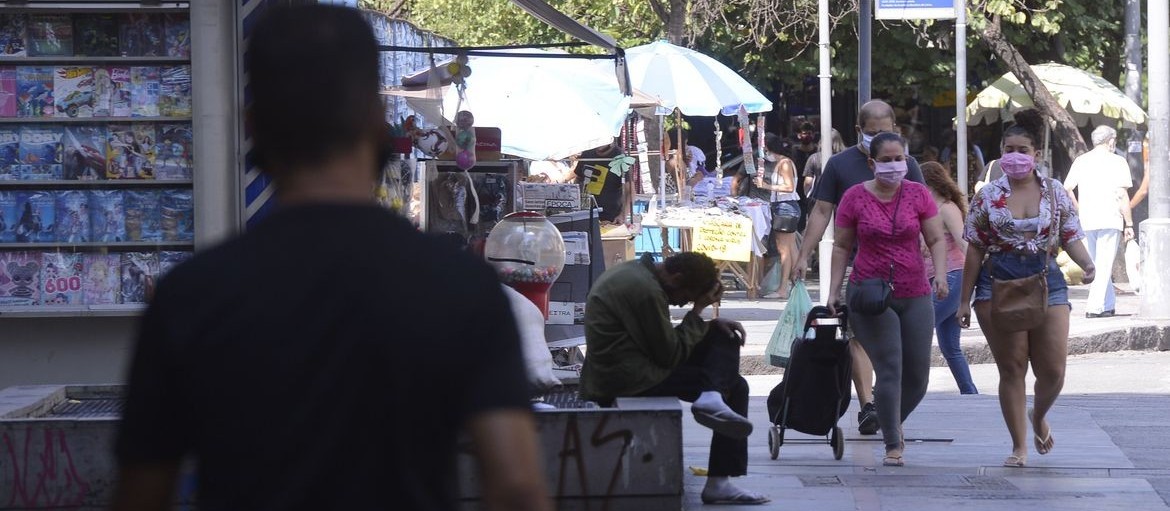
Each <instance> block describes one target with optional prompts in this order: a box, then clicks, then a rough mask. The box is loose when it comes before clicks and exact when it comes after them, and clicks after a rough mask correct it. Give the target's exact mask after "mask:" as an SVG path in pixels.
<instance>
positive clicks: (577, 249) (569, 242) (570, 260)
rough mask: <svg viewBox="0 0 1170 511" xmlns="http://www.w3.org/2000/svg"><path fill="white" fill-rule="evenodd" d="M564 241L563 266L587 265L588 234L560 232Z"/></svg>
mask: <svg viewBox="0 0 1170 511" xmlns="http://www.w3.org/2000/svg"><path fill="white" fill-rule="evenodd" d="M561 238H562V239H564V240H565V264H589V233H587V232H580V231H572V232H562V233H561Z"/></svg>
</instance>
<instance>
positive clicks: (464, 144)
mask: <svg viewBox="0 0 1170 511" xmlns="http://www.w3.org/2000/svg"><path fill="white" fill-rule="evenodd" d="M474 124H475V116H474V115H472V114H471V112H469V111H467V110H460V111H459V113H457V114H455V166H456V167H459V168H460V169H462V170H471V168H472V167H474V166H475V128H474V126H473V125H474Z"/></svg>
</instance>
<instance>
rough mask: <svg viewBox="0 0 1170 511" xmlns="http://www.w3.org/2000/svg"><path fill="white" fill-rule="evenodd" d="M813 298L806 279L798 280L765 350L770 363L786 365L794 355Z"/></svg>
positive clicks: (778, 365)
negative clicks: (794, 344) (793, 350)
mask: <svg viewBox="0 0 1170 511" xmlns="http://www.w3.org/2000/svg"><path fill="white" fill-rule="evenodd" d="M812 308H813V303H812V298H810V297H809V296H808V290H807V289H805V287H804V281H800V280H798V281H796V284H794V285H793V286H792V292H791V293H789V295H788V305H787V306H785V307H784V312H783V313H781V314H780V321H778V322H777V323H776V329H775V330H773V331H772V340H770V341H768V348H767V349H765V350H764V358H765V359H767V362H768V364H770V365H773V366H776V367H784V366H785V365H787V364H788V358H789V357H790V356H791V355H792V343H793V341H795V340H796V338H797V337H799V336H801V335H802V334H803V332H802V330H803V329H804V320H805V317H807V316H808V313H809V312H810V311H812Z"/></svg>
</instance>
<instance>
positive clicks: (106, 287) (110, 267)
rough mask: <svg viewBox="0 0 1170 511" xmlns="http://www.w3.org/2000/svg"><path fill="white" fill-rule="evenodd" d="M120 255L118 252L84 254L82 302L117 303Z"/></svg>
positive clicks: (91, 303)
mask: <svg viewBox="0 0 1170 511" xmlns="http://www.w3.org/2000/svg"><path fill="white" fill-rule="evenodd" d="M121 267H122V257H121V256H120V255H118V254H85V264H84V266H83V269H84V271H85V277H84V278H82V282H81V293H82V299H83V300H84V303H86V304H89V305H109V304H114V303H118V283H119V281H120V279H119V278H118V277H119V273H120V272H121Z"/></svg>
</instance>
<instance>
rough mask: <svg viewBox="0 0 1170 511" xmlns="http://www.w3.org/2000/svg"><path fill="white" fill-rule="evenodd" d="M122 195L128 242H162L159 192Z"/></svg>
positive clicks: (126, 192)
mask: <svg viewBox="0 0 1170 511" xmlns="http://www.w3.org/2000/svg"><path fill="white" fill-rule="evenodd" d="M122 194H123V195H122V209H123V210H125V212H126V218H125V221H124V225H125V227H126V241H162V225H161V223H162V213H161V211H160V209H161V208H160V206H159V201H160V199H161V196H160V193H159V191H158V190H126V191H124V192H122Z"/></svg>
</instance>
